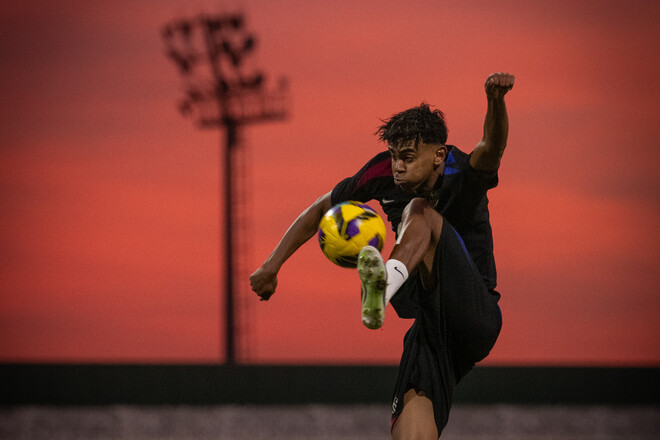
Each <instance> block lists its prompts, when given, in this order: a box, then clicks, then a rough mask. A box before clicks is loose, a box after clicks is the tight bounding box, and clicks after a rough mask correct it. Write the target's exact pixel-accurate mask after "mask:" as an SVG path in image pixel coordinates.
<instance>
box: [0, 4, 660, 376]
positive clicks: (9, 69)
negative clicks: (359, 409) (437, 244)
mask: <svg viewBox="0 0 660 440" xmlns="http://www.w3.org/2000/svg"><path fill="white" fill-rule="evenodd" d="M14 3H16V4H15V5H4V4H3V5H2V6H0V29H1V31H0V32H1V37H0V53H1V54H2V55H3V62H2V65H3V67H2V69H1V71H0V79H1V81H0V87H1V90H2V97H3V105H2V107H1V108H0V114H1V115H2V121H3V123H2V130H1V131H0V136H1V137H0V141H1V142H0V145H1V147H0V171H1V173H0V202H1V204H2V205H1V206H2V228H1V229H0V240H1V246H2V247H1V249H2V254H1V255H2V260H1V261H2V264H1V265H0V279H1V281H2V285H1V289H2V292H1V296H0V361H35V362H40V361H58V362H62V361H84V362H217V361H221V360H222V357H223V353H224V349H223V341H222V334H221V332H222V315H221V302H220V286H221V281H222V279H223V273H222V267H223V266H222V261H219V258H220V247H221V245H222V243H221V241H220V240H219V231H220V225H221V224H222V223H221V222H222V219H221V217H220V216H219V213H220V204H221V202H222V200H221V198H220V197H219V190H218V185H219V179H220V178H221V175H220V165H219V157H220V145H221V138H222V137H221V133H220V132H219V131H212V130H198V129H197V128H196V127H195V126H194V124H193V123H192V121H190V120H188V119H185V118H184V117H182V116H181V115H180V114H179V113H178V112H177V110H176V103H177V100H178V99H179V98H180V97H181V96H182V90H183V89H182V84H181V82H180V78H179V76H178V73H177V71H176V68H175V66H174V64H173V63H172V62H171V61H170V60H169V59H167V58H166V57H165V54H164V52H165V48H164V44H163V42H162V40H161V37H160V30H161V28H162V26H163V25H164V24H165V23H167V22H169V21H170V20H172V19H174V18H179V17H192V16H195V15H196V14H197V13H199V12H202V11H207V12H217V11H219V8H218V7H216V5H217V3H215V2H184V1H174V0H172V1H158V2H156V1H146V0H143V1H138V2H129V1H113V2H109V1H100V0H93V1H82V0H77V1H69V2H65V3H66V4H65V5H55V4H53V3H51V2H34V1H33V2H14ZM19 3H20V4H19ZM236 5H243V7H244V10H245V11H246V13H247V19H248V21H247V25H248V27H249V28H250V30H251V31H253V32H254V33H256V34H257V37H258V51H257V54H256V56H255V57H254V60H253V61H254V63H255V64H256V65H257V67H260V68H263V69H264V70H265V71H266V72H267V74H268V75H269V77H270V80H271V81H272V82H274V81H275V80H276V79H277V78H278V77H279V76H281V75H286V76H287V77H288V79H289V81H290V85H291V108H290V110H291V112H290V113H291V114H290V118H289V120H288V121H286V122H285V123H274V124H265V125H259V126H252V127H248V128H247V129H245V130H244V131H243V133H242V138H243V140H244V143H243V153H244V155H245V157H244V159H245V160H246V161H249V162H250V163H251V166H250V167H249V168H247V169H246V175H245V180H244V182H245V183H246V187H247V188H248V190H249V191H248V192H247V193H246V194H245V195H244V196H243V199H244V200H245V203H246V209H247V210H248V212H249V213H250V215H249V219H250V227H251V233H250V246H244V247H243V252H241V255H240V256H237V258H240V261H242V262H245V268H244V271H245V272H246V275H245V277H244V278H242V279H241V280H240V287H241V289H242V291H241V292H240V303H241V312H240V314H239V318H240V321H241V324H242V325H241V335H242V337H241V345H240V349H241V351H240V353H239V358H240V359H241V360H242V361H244V362H257V363H263V362H302V363H325V362H341V363H346V362H357V363H387V364H394V363H396V362H397V361H398V357H399V355H400V351H401V345H402V336H403V334H404V332H405V330H406V329H407V327H408V326H409V325H410V322H409V321H403V320H399V319H397V318H396V317H395V314H394V313H392V311H390V313H389V315H388V317H387V320H386V323H385V326H384V328H383V329H382V330H379V331H369V330H367V329H365V328H363V327H362V325H361V323H360V319H359V308H360V306H359V299H358V298H359V294H358V292H359V282H358V280H357V278H356V274H355V273H354V272H353V271H350V270H347V269H342V268H339V267H335V266H332V265H331V264H330V263H329V262H327V261H326V260H325V259H324V257H323V255H322V254H321V252H320V251H319V249H318V246H317V245H316V244H315V243H314V242H310V243H308V244H307V245H306V246H304V247H303V248H302V249H301V250H300V252H299V253H298V254H296V255H295V256H294V257H293V258H292V259H291V261H290V262H289V263H288V264H287V265H286V266H285V267H284V269H283V271H282V272H281V275H280V279H279V290H278V293H277V294H276V295H275V296H274V297H273V299H272V300H271V301H270V302H268V303H260V302H259V301H257V300H256V299H255V298H253V295H252V294H251V292H249V288H248V283H247V275H248V274H249V272H251V270H253V269H254V268H256V267H257V266H258V265H259V264H260V262H261V261H262V260H263V259H264V258H265V257H266V256H267V255H268V253H269V252H270V250H271V249H272V248H273V247H274V246H275V244H276V243H277V241H278V240H279V238H280V236H281V234H282V233H283V232H284V230H285V229H286V228H287V227H288V225H289V224H290V223H291V221H292V220H293V219H294V218H295V217H296V216H297V215H298V213H299V212H300V211H301V210H302V209H303V208H304V207H306V206H307V205H308V204H309V203H311V202H312V201H314V200H315V199H316V197H318V196H319V195H321V194H323V193H325V192H326V191H328V190H330V189H331V188H332V187H333V186H334V184H335V183H336V182H337V181H339V180H340V179H341V178H343V177H346V176H348V175H351V174H353V173H354V172H355V171H356V170H357V169H358V168H359V167H360V166H361V165H362V164H363V163H364V162H365V161H366V160H367V159H369V158H370V157H371V156H372V155H373V154H374V153H376V152H377V151H379V150H380V149H381V148H382V145H379V144H378V143H377V142H376V139H375V137H374V136H373V133H374V131H375V129H376V127H377V126H378V125H379V119H381V118H386V117H389V116H390V115H391V114H393V113H396V112H398V111H400V110H403V109H405V108H408V107H411V106H414V105H417V104H419V103H420V102H421V101H427V102H429V103H430V104H432V105H435V106H437V107H438V108H440V109H442V110H443V111H444V112H445V113H446V115H447V120H448V125H449V141H448V142H449V143H451V144H455V145H458V146H459V147H461V148H462V149H464V150H470V149H471V148H472V147H473V146H474V145H475V144H476V142H477V141H478V140H479V138H480V136H481V125H482V122H483V116H484V113H485V99H484V94H483V87H482V86H483V82H484V80H485V78H486V76H487V75H488V74H489V73H491V72H494V71H509V72H511V73H514V74H515V75H516V86H515V88H514V90H513V91H512V92H511V93H510V95H509V96H508V97H507V103H508V106H509V115H510V120H511V131H510V139H509V146H508V149H507V152H506V154H505V159H504V162H503V165H502V169H501V174H500V186H499V187H498V188H497V189H495V190H493V191H492V192H491V194H490V199H491V217H492V224H493V227H494V234H495V235H494V238H495V254H496V259H497V263H498V270H499V289H498V290H499V291H500V292H501V293H502V300H501V307H502V309H503V315H504V327H503V331H502V334H501V336H500V340H499V341H498V344H497V345H496V347H495V349H494V351H493V352H492V354H491V356H490V357H489V359H488V360H487V363H489V364H491V365H501V364H523V365H535V364H551V365H655V366H657V365H659V364H660V324H659V323H658V322H659V321H658V314H659V312H660V296H659V295H658V293H657V285H658V284H659V282H660V276H659V274H660V270H658V269H659V268H658V261H660V260H659V257H660V237H659V234H658V232H657V231H658V226H657V225H658V224H659V223H660V204H659V203H658V202H659V199H660V197H659V196H658V193H659V191H660V184H659V183H660V182H659V179H658V178H657V171H656V170H655V165H656V164H657V163H658V162H660V153H658V148H657V146H656V144H657V139H658V136H659V135H660V132H659V130H658V124H657V119H658V116H659V112H658V110H657V102H658V98H660V86H659V85H658V84H659V82H658V78H659V77H660V61H658V57H657V50H658V47H660V44H659V43H660V32H659V31H658V30H657V23H658V21H659V20H660V7H658V6H655V5H654V2H648V1H627V2H619V1H595V0H594V1H579V0H578V1H575V0H573V1H556V2H532V1H523V0H517V1H514V0H505V1H500V2H497V3H493V2H485V1H421V0H415V1H409V2H405V6H404V5H403V4H402V2H398V1H394V0H385V1H379V2H355V1H344V0H340V1H335V2H315V1H302V0H288V1H287V0H283V1H282V0H281V1H278V2H271V1H266V0H250V1H238V0H236V1H235V2H233V3H231V4H230V5H229V6H230V7H232V8H234V9H233V10H235V6H236ZM275 189H277V191H275ZM372 204H373V202H372ZM390 248H391V237H390V241H389V244H388V248H387V249H390Z"/></svg>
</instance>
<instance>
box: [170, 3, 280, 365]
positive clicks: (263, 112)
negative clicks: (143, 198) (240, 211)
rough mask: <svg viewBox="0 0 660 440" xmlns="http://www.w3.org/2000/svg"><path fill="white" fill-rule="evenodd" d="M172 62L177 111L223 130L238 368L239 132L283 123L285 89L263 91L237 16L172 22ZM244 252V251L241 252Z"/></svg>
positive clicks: (231, 329) (230, 331)
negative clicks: (179, 82) (177, 77)
mask: <svg viewBox="0 0 660 440" xmlns="http://www.w3.org/2000/svg"><path fill="white" fill-rule="evenodd" d="M162 35H163V39H164V40H165V45H166V49H167V56H168V57H170V58H171V59H172V60H173V61H174V63H175V64H176V65H177V67H178V68H179V73H180V74H181V76H182V78H183V82H184V88H185V95H184V96H185V97H184V98H183V99H182V100H181V102H180V106H179V109H180V110H181V112H182V113H183V114H184V115H186V116H190V117H192V118H193V119H194V120H195V121H196V123H197V125H198V126H199V127H200V128H214V129H216V128H220V129H222V128H224V133H225V142H224V144H225V145H224V147H223V148H222V151H223V152H224V155H222V154H221V162H222V163H221V172H222V173H223V174H224V179H221V180H220V188H221V189H220V191H221V193H222V192H223V191H224V200H225V204H224V219H225V222H224V223H225V235H224V239H225V241H224V243H225V246H224V251H225V252H224V261H225V265H226V266H225V283H226V285H225V307H224V311H225V318H226V321H225V332H224V333H225V341H226V344H225V362H226V363H227V364H234V363H235V362H236V322H235V284H234V275H235V266H234V262H235V258H236V256H235V252H234V246H235V244H236V242H235V230H234V220H235V218H236V217H235V200H234V190H233V176H232V174H233V173H232V171H233V169H234V162H235V152H236V150H237V149H238V148H239V144H240V136H239V130H240V128H241V127H243V126H244V125H247V124H254V123H259V122H266V121H277V120H283V119H285V118H286V114H287V109H286V107H287V96H288V84H287V81H286V79H285V78H281V79H280V80H279V82H278V84H277V86H276V87H274V88H272V89H271V90H266V87H265V86H266V78H265V75H264V74H263V73H262V72H261V71H259V70H257V69H256V68H254V67H253V65H252V63H250V55H253V54H254V50H255V46H256V39H255V37H254V35H252V34H251V33H250V32H248V30H247V29H246V27H245V19H244V15H243V14H240V13H229V14H217V15H206V14H201V15H198V16H196V17H194V18H192V19H178V20H174V21H172V22H170V23H168V24H167V25H165V26H164V27H163V30H162ZM239 252H242V251H239Z"/></svg>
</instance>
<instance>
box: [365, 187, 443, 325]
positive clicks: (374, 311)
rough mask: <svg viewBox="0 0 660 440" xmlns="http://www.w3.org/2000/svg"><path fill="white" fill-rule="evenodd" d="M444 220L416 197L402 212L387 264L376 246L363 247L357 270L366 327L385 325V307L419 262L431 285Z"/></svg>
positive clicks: (424, 276)
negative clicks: (435, 255) (395, 241)
mask: <svg viewBox="0 0 660 440" xmlns="http://www.w3.org/2000/svg"><path fill="white" fill-rule="evenodd" d="M442 222H443V220H442V216H441V215H440V214H438V213H437V212H436V211H435V210H434V209H433V207H431V206H430V205H429V203H428V202H427V201H426V200H424V199H421V198H416V199H413V200H412V201H411V202H410V203H409V204H408V206H407V207H406V209H405V210H404V212H403V215H402V221H401V224H400V228H399V238H398V240H397V243H396V245H395V246H394V248H393V249H392V253H391V254H390V259H389V260H388V262H387V265H386V264H385V263H384V262H383V259H382V257H381V255H380V252H378V250H377V249H376V248H374V247H373V246H365V247H364V248H363V249H362V251H361V252H360V255H359V256H358V265H357V269H358V274H359V275H360V279H361V280H362V323H363V324H364V325H365V326H366V327H367V328H370V329H378V328H380V327H381V326H382V325H383V320H384V318H385V307H386V306H387V303H388V302H389V300H390V299H391V298H392V296H393V295H394V294H395V293H396V291H397V290H398V288H399V287H401V285H402V284H403V282H404V281H405V280H406V279H407V277H408V272H409V270H412V269H414V268H415V267H417V266H418V265H419V267H420V273H421V274H422V279H423V280H424V282H425V284H426V285H428V286H430V285H431V284H430V283H432V280H433V278H432V277H431V276H430V275H431V272H432V266H433V258H434V254H435V249H436V246H437V243H438V240H439V238H440V233H441V231H442ZM420 263H421V264H420Z"/></svg>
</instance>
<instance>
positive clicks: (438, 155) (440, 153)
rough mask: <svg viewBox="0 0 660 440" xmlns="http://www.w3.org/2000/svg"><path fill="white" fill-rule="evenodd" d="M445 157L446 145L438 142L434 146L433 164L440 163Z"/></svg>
mask: <svg viewBox="0 0 660 440" xmlns="http://www.w3.org/2000/svg"><path fill="white" fill-rule="evenodd" d="M446 158H447V147H445V146H444V145H442V144H440V145H437V146H436V147H435V160H434V162H435V164H436V165H440V164H441V163H442V162H444V160H445V159H446Z"/></svg>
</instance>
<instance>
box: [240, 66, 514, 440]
mask: <svg viewBox="0 0 660 440" xmlns="http://www.w3.org/2000/svg"><path fill="white" fill-rule="evenodd" d="M514 80H515V78H514V76H513V75H510V74H508V73H494V74H492V75H490V76H488V78H487V80H486V83H485V93H486V99H487V111H486V118H485V122H484V132H483V138H482V139H481V141H480V142H479V143H478V144H477V145H476V147H475V148H474V150H472V152H471V153H469V154H466V153H464V152H463V151H461V150H459V149H458V148H457V147H455V146H452V145H447V144H446V141H447V127H446V124H445V121H444V115H443V113H442V112H441V111H439V110H432V109H431V108H430V107H429V106H428V105H427V104H424V103H423V104H422V105H420V106H419V107H414V108H411V109H408V110H405V111H403V112H401V113H398V114H396V115H394V116H392V117H391V118H390V119H389V120H387V121H385V122H384V124H383V125H382V126H381V127H380V128H379V129H378V132H377V133H378V135H379V138H380V139H381V140H382V141H384V142H386V143H387V146H388V151H384V152H382V153H380V154H377V155H376V156H375V157H373V158H372V159H371V160H370V161H369V162H367V164H366V165H364V166H363V167H362V168H361V169H360V170H359V171H358V172H357V173H356V174H355V175H354V176H352V177H348V178H346V179H344V180H342V181H341V182H339V183H338V184H337V185H336V186H335V188H334V189H333V190H332V191H331V192H329V193H327V194H325V195H323V196H321V197H320V198H319V199H318V200H317V201H316V202H314V203H313V204H312V205H311V206H309V207H308V208H307V209H306V210H305V211H303V212H302V213H301V214H300V216H299V217H298V218H297V219H296V220H295V221H294V222H293V224H292V225H291V226H290V227H289V229H288V230H287V231H286V233H285V234H284V236H283V237H282V239H281V240H280V242H279V243H278V245H277V246H276V247H275V249H274V250H273V252H272V253H271V254H270V256H269V257H268V258H267V259H266V261H265V262H264V263H263V265H262V266H261V267H260V268H259V269H257V270H256V271H255V272H254V273H253V274H252V276H251V277H250V283H251V285H252V289H253V290H254V291H255V292H256V293H257V295H259V297H260V298H261V300H268V299H269V298H270V297H271V295H272V294H273V293H274V292H275V288H276V286H277V274H278V272H279V270H280V268H281V267H282V264H283V263H284V262H285V261H286V260H287V259H288V258H289V257H290V256H291V255H292V254H293V253H294V252H295V251H296V250H297V249H298V248H299V247H300V246H301V245H302V244H303V243H305V242H306V241H307V240H309V239H310V238H311V237H312V236H314V235H315V234H316V232H317V229H318V224H319V221H320V220H321V217H322V216H323V214H324V213H325V212H326V211H327V210H329V209H330V208H331V207H332V206H334V205H335V204H337V203H339V202H342V201H346V200H357V201H361V202H367V201H369V200H378V201H379V202H380V204H381V206H382V208H383V211H384V212H385V214H386V215H387V218H388V220H389V221H390V223H391V224H392V229H393V230H395V231H396V232H397V241H396V244H395V246H394V248H393V249H392V252H391V254H390V257H389V259H388V260H387V261H386V262H385V261H384V260H383V258H382V257H381V255H380V253H379V252H378V250H377V249H376V248H373V247H371V246H367V247H365V248H363V249H362V251H361V252H360V255H359V257H358V274H359V277H360V280H361V283H362V321H363V323H364V325H365V326H367V327H368V328H379V327H380V326H381V325H382V324H383V319H384V313H385V308H386V306H387V304H388V303H390V302H391V304H392V306H393V307H394V309H395V311H396V312H397V314H398V315H399V317H401V318H414V322H413V324H412V326H411V328H410V330H408V332H407V334H406V336H405V338H404V349H403V354H402V357H401V362H400V365H399V372H398V378H397V383H396V385H395V390H394V397H393V401H392V438H393V439H406V440H410V439H437V438H438V437H439V436H440V434H441V433H442V429H443V428H444V427H445V425H446V424H447V420H448V417H449V410H450V407H451V401H452V396H453V391H454V388H455V387H456V385H457V384H458V382H459V381H460V380H461V378H462V377H464V376H465V374H467V373H468V372H469V371H470V370H471V369H472V367H473V366H474V365H475V363H476V362H479V361H480V360H482V359H484V358H485V357H486V356H487V355H488V353H489V352H490V350H491V349H492V347H493V346H494V344H495V341H496V339H497V336H498V335H499V331H500V328H501V324H502V316H501V313H500V309H499V306H498V301H499V298H500V295H499V293H497V292H496V291H495V286H496V272H495V259H494V256H493V238H492V230H491V226H490V221H489V212H488V198H487V191H488V190H489V189H492V188H494V187H495V186H496V185H497V183H498V169H499V166H500V159H501V158H502V154H503V152H504V149H505V147H506V143H507V137H508V130H509V121H508V115H507V111H506V105H505V102H504V96H505V95H506V93H507V92H508V91H509V90H511V88H512V87H513V85H514Z"/></svg>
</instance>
